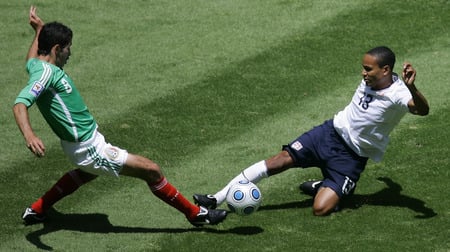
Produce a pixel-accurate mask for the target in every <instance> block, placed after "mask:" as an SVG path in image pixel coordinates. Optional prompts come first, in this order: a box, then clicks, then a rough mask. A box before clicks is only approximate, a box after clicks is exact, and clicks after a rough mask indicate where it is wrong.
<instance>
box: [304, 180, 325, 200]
mask: <svg viewBox="0 0 450 252" xmlns="http://www.w3.org/2000/svg"><path fill="white" fill-rule="evenodd" d="M322 184H323V181H322V180H314V181H306V182H303V183H301V184H300V186H299V188H300V191H302V192H303V193H304V194H307V195H309V196H312V197H314V196H316V194H317V191H319V188H320V187H321V186H322Z"/></svg>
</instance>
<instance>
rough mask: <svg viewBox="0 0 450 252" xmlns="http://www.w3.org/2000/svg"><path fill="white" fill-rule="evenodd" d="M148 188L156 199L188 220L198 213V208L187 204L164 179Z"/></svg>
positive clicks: (189, 203)
mask: <svg viewBox="0 0 450 252" xmlns="http://www.w3.org/2000/svg"><path fill="white" fill-rule="evenodd" d="M149 187H150V190H151V191H152V193H153V194H154V195H156V197H158V198H160V199H161V200H163V201H164V202H166V203H167V204H169V205H171V206H172V207H174V208H176V209H178V211H180V212H182V213H184V215H185V216H186V218H188V219H189V220H193V219H194V218H195V217H196V216H197V214H198V212H199V211H200V208H199V207H198V206H196V205H194V204H192V203H191V202H189V201H188V200H187V199H186V198H185V197H184V196H183V195H182V194H181V193H180V192H179V191H178V190H177V189H176V188H175V187H174V186H173V185H171V184H170V183H169V182H168V181H167V179H166V178H165V177H163V178H162V179H161V180H159V181H158V182H156V183H155V184H149Z"/></svg>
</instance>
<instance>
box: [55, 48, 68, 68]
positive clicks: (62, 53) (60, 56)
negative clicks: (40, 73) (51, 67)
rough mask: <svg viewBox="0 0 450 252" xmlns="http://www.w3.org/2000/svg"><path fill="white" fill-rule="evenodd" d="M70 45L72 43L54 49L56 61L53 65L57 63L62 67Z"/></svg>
mask: <svg viewBox="0 0 450 252" xmlns="http://www.w3.org/2000/svg"><path fill="white" fill-rule="evenodd" d="M71 46H72V43H69V44H68V45H66V46H65V47H59V49H58V50H57V51H56V62H55V65H57V66H58V67H60V68H63V67H64V65H65V64H66V63H67V61H68V60H69V57H70V47H71Z"/></svg>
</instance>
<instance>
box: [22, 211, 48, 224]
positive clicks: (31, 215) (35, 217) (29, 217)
mask: <svg viewBox="0 0 450 252" xmlns="http://www.w3.org/2000/svg"><path fill="white" fill-rule="evenodd" d="M22 220H23V222H24V224H25V225H32V224H36V223H41V222H43V221H44V220H45V215H44V214H38V213H36V212H35V211H34V210H33V208H31V207H27V208H26V209H25V212H23V214H22Z"/></svg>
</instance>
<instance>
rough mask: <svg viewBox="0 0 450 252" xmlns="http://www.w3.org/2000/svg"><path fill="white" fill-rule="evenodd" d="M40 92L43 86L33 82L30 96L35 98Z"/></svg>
mask: <svg viewBox="0 0 450 252" xmlns="http://www.w3.org/2000/svg"><path fill="white" fill-rule="evenodd" d="M42 90H44V85H42V84H41V83H40V82H39V81H35V82H34V84H33V86H32V87H31V89H30V94H32V95H34V96H35V97H37V96H39V94H40V93H41V92H42Z"/></svg>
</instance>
